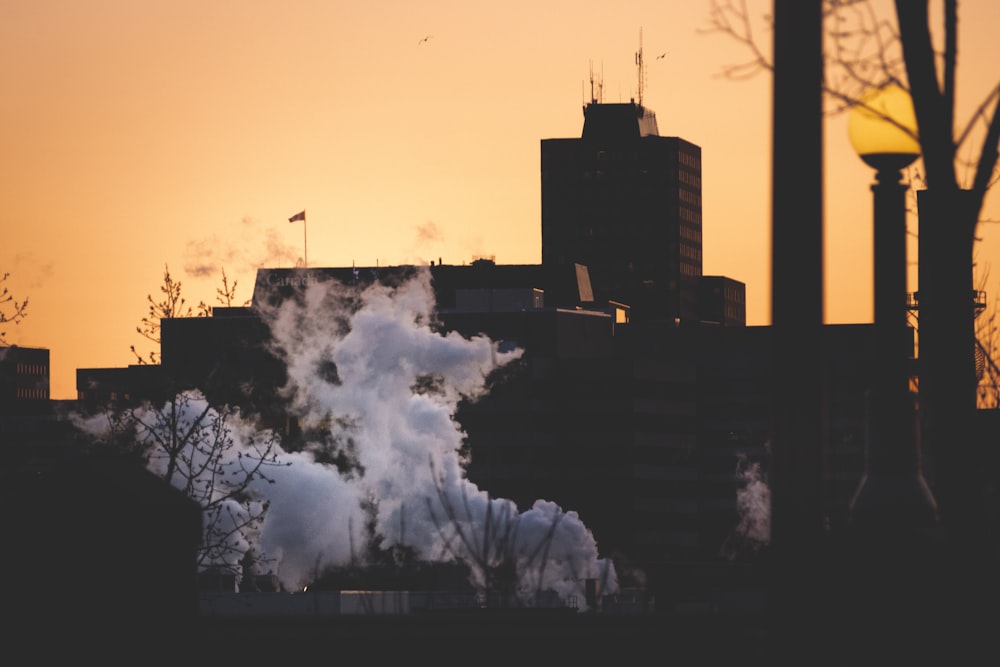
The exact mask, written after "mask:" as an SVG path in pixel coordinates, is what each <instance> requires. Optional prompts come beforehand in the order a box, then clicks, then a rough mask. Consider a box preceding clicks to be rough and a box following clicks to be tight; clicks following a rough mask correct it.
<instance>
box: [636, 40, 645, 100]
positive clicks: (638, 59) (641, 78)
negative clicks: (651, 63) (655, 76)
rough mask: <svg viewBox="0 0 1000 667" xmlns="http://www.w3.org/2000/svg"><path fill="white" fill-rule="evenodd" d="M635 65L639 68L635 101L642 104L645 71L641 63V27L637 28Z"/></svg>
mask: <svg viewBox="0 0 1000 667" xmlns="http://www.w3.org/2000/svg"><path fill="white" fill-rule="evenodd" d="M635 65H636V68H637V69H638V70H639V91H638V98H637V101H638V103H639V106H642V89H643V88H644V87H645V84H646V71H645V69H644V67H643V63H642V28H639V50H638V51H636V52H635Z"/></svg>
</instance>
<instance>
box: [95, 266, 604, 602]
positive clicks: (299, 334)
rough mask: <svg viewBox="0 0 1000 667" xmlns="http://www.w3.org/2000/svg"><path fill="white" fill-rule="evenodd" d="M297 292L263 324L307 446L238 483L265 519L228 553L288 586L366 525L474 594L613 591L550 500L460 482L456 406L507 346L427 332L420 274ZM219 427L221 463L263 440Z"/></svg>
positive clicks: (425, 281) (477, 389)
mask: <svg viewBox="0 0 1000 667" xmlns="http://www.w3.org/2000/svg"><path fill="white" fill-rule="evenodd" d="M299 296H300V298H289V299H287V300H285V301H284V302H283V303H282V304H281V306H279V307H278V308H276V309H275V310H273V311H272V312H267V313H264V316H265V318H266V319H267V320H268V321H269V322H270V325H271V331H272V339H273V343H274V346H275V347H274V349H275V351H276V353H278V354H279V355H280V356H281V357H282V358H283V359H284V361H285V362H286V364H287V370H288V382H287V384H286V386H285V387H283V389H282V390H283V392H285V396H286V398H287V399H288V401H289V404H290V406H291V408H290V409H291V412H292V413H293V414H295V415H296V416H297V417H298V418H299V419H300V422H301V424H302V425H303V432H304V434H306V436H307V439H308V442H307V443H306V446H305V448H304V449H303V450H302V451H299V452H287V451H284V450H282V449H281V448H280V446H279V447H277V448H276V449H274V450H272V451H273V452H274V461H273V463H276V464H278V465H273V464H272V465H268V466H267V468H266V470H265V471H264V475H263V476H262V477H261V478H259V479H257V480H255V481H254V482H253V483H252V484H251V486H250V490H251V491H252V493H253V495H254V497H255V499H256V500H257V501H260V502H263V503H266V505H267V512H266V515H265V516H264V517H263V521H262V522H261V523H260V525H259V526H256V527H255V530H254V531H253V532H252V533H251V539H252V540H253V541H254V542H256V544H248V545H241V547H244V546H246V547H250V548H253V549H254V550H255V551H257V552H258V553H260V554H261V555H263V556H264V557H265V558H266V559H268V562H271V563H273V564H274V572H275V573H276V574H277V576H278V578H279V580H280V581H281V582H282V585H283V586H284V587H285V588H286V589H290V590H297V589H300V588H301V587H302V586H303V585H305V584H308V583H309V582H310V581H312V580H313V579H314V578H315V576H316V575H317V574H318V573H320V572H322V571H323V570H324V569H325V568H328V567H332V566H343V565H347V564H350V563H352V562H355V561H354V558H355V557H356V556H357V555H358V553H359V552H361V551H363V549H364V544H365V541H366V539H367V535H366V534H365V525H366V521H370V520H371V519H372V518H374V525H375V531H376V532H377V534H378V535H380V536H381V538H382V545H383V546H384V547H391V546H394V545H398V546H406V547H408V548H409V549H412V550H413V552H414V553H415V554H416V555H417V556H418V557H419V558H421V559H423V560H425V561H430V562H445V561H463V562H465V563H466V564H468V565H469V566H470V569H471V571H472V572H473V575H474V578H476V579H477V581H476V583H477V584H479V585H480V586H484V587H485V586H488V583H487V581H486V580H487V579H489V578H490V574H489V573H490V572H495V571H498V570H500V569H502V568H503V567H511V566H512V567H513V568H514V569H515V571H516V572H517V573H518V583H517V584H516V589H517V590H516V592H517V593H518V594H519V595H522V596H528V595H531V594H533V593H535V592H538V591H554V592H555V593H557V594H558V595H559V596H560V597H562V598H564V599H565V598H568V597H569V596H575V597H576V599H577V600H578V602H579V603H580V606H581V608H585V602H584V600H585V595H584V593H585V585H586V580H587V579H598V580H600V582H601V588H602V590H603V591H604V592H606V593H613V592H615V591H616V590H617V579H616V576H615V573H614V568H613V566H612V565H611V563H610V562H609V561H606V560H604V559H602V558H600V557H599V554H598V549H597V542H596V540H595V538H594V536H593V535H592V534H591V532H590V531H589V530H588V529H587V528H586V526H585V525H584V524H583V522H582V521H581V519H580V517H579V516H577V514H576V513H575V512H572V511H564V510H563V509H562V508H561V507H560V506H559V505H557V504H556V503H555V502H551V501H548V500H538V501H536V503H535V504H534V506H533V507H531V508H530V509H528V510H527V511H525V512H519V511H518V509H517V507H516V506H515V504H514V503H513V502H512V501H509V500H505V499H501V498H492V497H490V495H489V493H488V492H487V491H486V490H484V489H480V488H478V487H477V486H476V485H475V484H473V483H472V482H471V481H470V480H469V479H468V478H467V477H466V473H465V465H464V463H465V461H464V460H463V457H462V456H463V455H462V444H463V442H464V437H465V435H464V433H463V432H462V430H461V427H460V425H459V424H458V423H457V421H456V420H455V418H454V417H455V413H456V409H457V407H458V404H459V402H460V401H462V400H463V399H468V400H476V399H477V398H480V397H482V396H483V395H485V394H486V393H487V392H488V390H489V387H488V380H489V377H490V374H491V372H492V371H494V370H496V369H498V368H500V367H502V366H503V365H505V364H507V363H509V362H511V361H512V360H514V359H516V358H517V357H518V356H520V354H521V352H520V351H519V350H515V351H510V352H501V351H500V350H499V349H498V346H497V344H496V343H495V342H493V341H491V340H490V339H488V338H487V337H483V336H477V337H473V338H471V339H470V338H465V337H463V336H461V335H458V334H457V333H450V334H447V335H444V334H442V333H440V332H439V331H437V330H435V328H434V326H433V324H434V298H433V290H432V289H431V278H430V272H429V270H427V269H426V268H424V269H418V270H417V271H416V273H415V275H414V277H412V279H408V280H406V281H405V282H402V283H401V284H399V285H397V286H391V287H390V286H386V285H380V284H373V285H370V286H368V287H367V288H364V289H363V290H360V291H359V289H358V288H356V287H354V286H345V285H342V284H340V283H338V282H336V281H328V282H321V283H312V284H310V285H308V286H307V287H306V288H305V289H304V291H303V292H302V293H301V294H300V295H299ZM199 396H200V395H199ZM199 396H196V397H195V398H199ZM199 400H200V398H199ZM183 404H184V405H185V406H189V407H190V409H191V410H192V411H195V412H197V411H199V410H202V409H203V408H204V407H206V406H202V405H201V403H199V402H198V401H197V400H186V401H184V402H183ZM161 414H162V411H161ZM223 417H224V420H225V421H226V422H227V423H229V424H230V425H231V427H230V428H229V429H227V433H228V434H229V436H230V437H232V438H233V440H234V443H235V445H236V446H235V447H233V448H231V450H230V451H229V453H228V454H227V456H228V457H232V458H233V461H236V460H238V458H239V456H241V455H242V456H244V457H246V456H247V452H251V453H252V452H253V451H256V450H254V449H253V448H254V447H258V448H259V447H260V443H261V442H265V441H267V438H266V436H265V435H262V434H260V433H259V432H258V433H256V434H255V433H253V432H251V431H249V430H248V429H247V428H246V425H245V422H243V421H241V418H240V416H239V414H238V413H234V412H226V413H224V414H223ZM91 426H92V425H91ZM91 430H92V429H91ZM154 460H155V457H154V458H153V459H151V464H152V462H153V461H154ZM331 461H339V462H340V463H341V464H343V463H344V462H345V461H346V462H349V463H350V466H349V467H348V468H347V469H344V470H341V469H338V467H337V466H336V465H334V464H333V463H331ZM365 507H368V508H373V511H372V510H371V509H370V510H369V511H368V512H366V510H365ZM230 561H232V559H230ZM230 564H231V562H230Z"/></svg>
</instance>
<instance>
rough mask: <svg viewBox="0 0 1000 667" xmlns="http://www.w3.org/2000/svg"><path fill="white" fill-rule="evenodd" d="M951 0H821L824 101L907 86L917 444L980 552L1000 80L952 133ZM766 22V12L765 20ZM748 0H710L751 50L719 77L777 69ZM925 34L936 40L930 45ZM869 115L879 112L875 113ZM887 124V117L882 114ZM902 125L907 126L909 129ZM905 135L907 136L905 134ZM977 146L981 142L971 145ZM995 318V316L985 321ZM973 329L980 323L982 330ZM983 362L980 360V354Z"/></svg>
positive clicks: (947, 519) (947, 518) (962, 533)
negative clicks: (987, 208) (916, 187)
mask: <svg viewBox="0 0 1000 667" xmlns="http://www.w3.org/2000/svg"><path fill="white" fill-rule="evenodd" d="M958 4H959V3H958V0H942V1H941V2H940V3H939V5H937V6H939V7H940V12H941V13H940V15H939V16H937V17H936V20H932V17H931V15H930V2H929V0H895V2H894V6H895V16H894V19H895V21H894V22H893V21H890V20H886V19H880V18H878V17H877V15H876V12H875V11H874V10H873V8H872V6H871V4H870V3H869V2H868V0H822V9H823V12H824V32H825V43H824V81H823V90H824V108H825V110H826V111H827V112H828V113H830V112H838V111H843V110H845V109H847V108H850V107H854V106H858V105H861V104H862V102H861V93H862V91H864V90H868V89H870V88H873V87H879V86H882V85H885V84H888V83H890V82H891V83H896V84H898V85H900V86H901V87H903V88H904V89H906V90H908V91H909V93H910V96H911V98H912V100H913V107H914V112H915V115H916V121H917V132H916V136H915V138H916V139H917V140H918V141H919V144H920V147H921V158H920V160H919V162H918V163H917V164H919V168H920V169H921V170H922V171H921V173H920V174H919V180H920V181H922V182H923V184H924V185H925V186H926V187H925V189H923V190H921V191H919V192H918V193H917V202H918V213H919V238H920V248H921V251H920V261H919V270H920V274H919V275H920V285H919V288H920V289H919V303H918V309H919V319H918V334H919V345H920V359H919V378H920V386H919V403H920V428H921V441H922V447H923V449H924V451H925V452H929V453H930V457H931V459H932V461H933V468H934V473H933V475H934V478H935V495H936V496H937V499H938V501H939V504H940V508H941V517H942V520H943V521H944V523H945V525H947V526H949V534H950V536H951V538H952V539H953V541H954V543H955V544H956V545H959V548H958V549H957V550H956V552H964V553H966V554H972V553H986V552H987V549H984V548H982V544H981V540H982V538H983V536H984V535H986V531H985V530H984V528H983V527H984V526H986V525H992V524H991V521H993V519H990V518H989V517H987V516H985V515H984V512H985V504H984V503H983V497H985V496H984V494H985V493H987V489H988V488H992V487H993V486H995V485H994V484H993V483H992V480H991V479H986V477H987V476H988V475H989V474H990V470H991V468H992V466H990V465H989V464H988V460H989V456H988V453H987V451H986V448H987V447H989V446H990V445H991V444H992V443H990V442H986V440H985V434H982V433H979V432H977V431H976V429H975V428H974V424H975V423H976V415H975V409H976V401H977V391H976V385H977V380H976V357H977V351H979V352H980V355H979V356H982V352H983V351H984V350H986V351H988V347H987V346H986V345H984V344H983V342H982V340H979V341H977V338H976V336H977V330H976V327H977V324H976V319H977V318H976V312H977V305H976V301H975V299H974V298H972V297H974V296H975V294H976V291H975V290H974V289H973V285H974V279H973V274H974V253H973V251H974V248H975V243H976V240H977V237H976V231H977V228H978V225H979V223H980V222H981V219H982V210H983V202H984V199H985V197H986V193H987V191H988V190H989V189H990V187H991V186H992V185H994V184H995V183H996V181H997V160H998V146H1000V104H998V99H1000V81H998V82H996V83H993V84H991V87H990V88H989V89H988V90H986V91H984V92H983V93H982V101H981V102H980V103H979V104H978V105H976V106H974V111H973V113H972V114H971V116H970V118H969V119H968V121H966V122H965V124H964V125H962V126H961V127H960V128H959V129H958V130H957V131H956V119H955V106H956V104H955V102H956V101H955V81H956V73H957V63H958V53H959V48H958V18H959V9H958ZM763 21H764V24H765V25H766V26H768V28H770V27H772V24H771V17H768V16H765V17H764V18H763ZM754 25H756V22H755V20H754V19H753V17H752V16H751V14H750V12H749V10H748V8H747V2H746V0H711V4H710V12H709V28H708V30H709V31H714V32H720V33H723V34H725V35H729V36H730V37H732V38H734V39H736V40H737V41H738V42H740V43H742V44H744V45H746V47H747V48H748V49H749V51H750V57H749V58H748V60H747V61H746V62H745V63H742V64H740V65H736V66H732V67H730V68H727V69H725V70H724V71H723V74H724V75H726V76H730V77H733V78H737V77H746V76H752V75H753V74H755V73H756V72H760V71H766V70H772V69H773V62H771V61H770V60H769V58H768V56H767V53H768V52H767V51H765V50H764V49H761V48H760V47H759V46H758V42H757V41H756V37H755V34H754V31H753V26H754ZM932 34H933V35H937V36H938V37H939V38H940V39H939V40H938V43H939V44H940V49H938V48H936V47H935V41H934V39H932ZM867 110H868V111H869V113H872V114H874V115H876V116H880V117H882V118H885V116H884V115H882V114H880V113H879V112H878V110H877V109H872V108H870V107H868V108H867ZM889 120H892V119H889ZM904 129H905V128H904ZM911 134H912V132H911ZM977 144H978V145H977ZM987 321H991V318H989V319H987ZM979 334H980V336H981V335H982V334H983V328H982V327H980V329H979ZM984 361H985V360H984Z"/></svg>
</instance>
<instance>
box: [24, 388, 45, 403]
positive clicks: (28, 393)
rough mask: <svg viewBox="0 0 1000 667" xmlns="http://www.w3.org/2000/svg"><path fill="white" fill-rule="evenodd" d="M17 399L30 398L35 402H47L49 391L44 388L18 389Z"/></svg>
mask: <svg viewBox="0 0 1000 667" xmlns="http://www.w3.org/2000/svg"><path fill="white" fill-rule="evenodd" d="M17 397H18V398H30V399H34V400H47V399H48V398H49V390H48V389H44V388H42V387H18V388H17Z"/></svg>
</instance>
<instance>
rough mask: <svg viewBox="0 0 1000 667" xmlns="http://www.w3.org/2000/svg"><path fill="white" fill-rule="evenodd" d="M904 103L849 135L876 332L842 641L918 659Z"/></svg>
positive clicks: (920, 546)
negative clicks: (869, 172)
mask: <svg viewBox="0 0 1000 667" xmlns="http://www.w3.org/2000/svg"><path fill="white" fill-rule="evenodd" d="M915 128H916V120H915V118H914V113H913V103H912V101H911V100H910V97H909V94H908V93H907V92H906V91H905V90H903V89H902V88H900V87H899V86H897V85H894V84H893V85H889V86H885V87H883V88H879V89H877V90H875V91H872V92H871V93H870V94H869V95H867V96H865V97H864V98H863V99H862V100H861V104H860V105H859V106H857V107H855V108H854V109H852V111H851V114H850V116H849V117H848V135H849V138H850V140H851V144H852V145H853V147H854V149H855V151H857V153H858V155H860V156H861V159H862V160H864V161H865V163H866V164H868V165H869V166H870V167H872V168H874V169H875V183H873V184H872V187H871V189H872V194H873V201H874V221H873V227H874V276H875V280H874V282H875V289H874V297H875V325H874V338H873V342H874V345H873V349H872V353H871V354H870V355H869V356H868V357H867V359H866V360H867V361H868V362H869V363H870V366H871V368H873V369H874V377H873V378H872V383H871V386H870V391H869V394H868V405H867V411H868V415H867V417H868V419H867V434H866V436H867V437H866V442H865V446H866V451H865V472H864V475H862V478H861V481H860V483H859V485H858V488H857V490H856V491H855V493H854V497H853V498H852V499H851V506H850V510H851V513H850V522H849V526H848V529H847V531H846V539H845V540H844V542H843V543H844V544H845V545H846V552H845V556H846V557H845V558H844V559H843V560H844V565H845V568H846V569H845V570H844V573H845V574H846V575H847V579H846V580H845V582H844V587H843V591H842V594H843V595H844V596H845V597H844V598H843V601H844V603H845V604H846V605H847V606H846V613H845V618H846V619H848V620H846V621H845V623H847V624H848V625H847V627H848V628H849V630H848V634H849V635H851V636H853V637H855V638H856V640H857V644H856V646H857V647H859V650H863V648H862V647H865V646H869V645H881V646H883V647H889V646H891V647H893V649H894V650H896V651H910V652H913V653H914V654H916V653H918V652H919V647H918V645H917V644H915V643H914V641H913V637H915V636H922V635H925V634H927V633H928V632H929V631H930V629H929V627H928V619H929V618H930V617H931V614H932V611H933V610H934V608H935V605H934V602H933V601H934V600H936V599H937V598H936V595H935V594H934V593H932V592H930V591H929V590H928V589H927V587H926V586H925V585H924V582H925V580H926V578H927V577H928V576H929V573H930V572H934V571H936V570H937V566H936V560H935V557H936V555H935V554H936V553H937V552H936V549H937V546H938V539H939V532H940V527H939V524H940V522H939V520H938V507H937V503H936V501H935V500H934V497H933V495H932V494H931V491H930V488H929V487H928V486H927V483H926V481H925V480H924V476H923V471H922V466H921V453H920V436H919V433H920V429H919V428H918V426H917V414H918V413H917V411H916V409H915V402H914V398H913V395H912V393H911V391H910V386H909V384H910V383H909V380H910V372H909V366H910V363H911V357H912V356H913V334H912V332H911V331H910V329H909V327H908V326H907V317H906V309H907V303H906V297H907V289H906V272H907V267H906V191H907V185H905V184H904V183H902V182H901V180H902V170H903V169H904V168H906V167H907V166H909V165H910V164H912V163H913V162H914V161H915V160H916V159H917V157H919V155H920V144H919V143H918V142H917V140H916V138H915V137H916V129H915Z"/></svg>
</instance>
